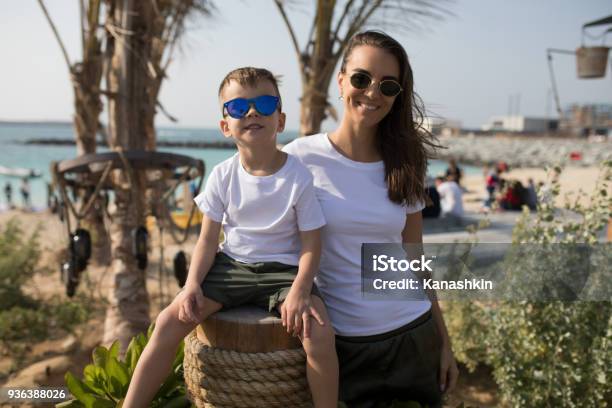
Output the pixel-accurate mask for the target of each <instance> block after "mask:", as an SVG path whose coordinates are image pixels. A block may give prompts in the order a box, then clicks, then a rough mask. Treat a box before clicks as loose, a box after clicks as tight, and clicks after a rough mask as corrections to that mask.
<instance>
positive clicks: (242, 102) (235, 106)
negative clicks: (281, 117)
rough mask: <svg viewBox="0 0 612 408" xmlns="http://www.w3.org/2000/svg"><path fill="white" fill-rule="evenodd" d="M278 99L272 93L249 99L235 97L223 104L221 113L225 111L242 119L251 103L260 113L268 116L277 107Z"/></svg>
mask: <svg viewBox="0 0 612 408" xmlns="http://www.w3.org/2000/svg"><path fill="white" fill-rule="evenodd" d="M279 101H280V99H279V98H278V96H272V95H261V96H258V97H257V98H251V99H245V98H236V99H232V100H231V101H227V102H225V103H224V104H223V110H224V112H223V115H225V112H227V114H228V115H230V116H231V117H232V118H234V119H242V118H244V117H245V116H246V114H247V112H248V111H249V109H250V108H251V105H253V106H255V110H256V111H257V112H258V113H259V114H260V115H263V116H270V115H271V114H273V113H274V111H275V110H276V109H278V103H279Z"/></svg>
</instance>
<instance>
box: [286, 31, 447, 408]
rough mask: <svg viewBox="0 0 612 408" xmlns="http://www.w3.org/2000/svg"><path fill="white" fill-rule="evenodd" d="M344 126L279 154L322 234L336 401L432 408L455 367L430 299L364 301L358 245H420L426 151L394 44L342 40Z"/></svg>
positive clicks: (378, 39) (371, 37) (406, 71)
mask: <svg viewBox="0 0 612 408" xmlns="http://www.w3.org/2000/svg"><path fill="white" fill-rule="evenodd" d="M337 80H338V86H339V88H340V98H341V99H342V100H343V104H344V116H343V118H342V121H341V123H340V126H339V127H338V128H337V129H336V130H335V131H333V132H331V133H329V134H319V135H314V136H310V137H304V138H299V139H297V140H295V141H294V142H292V143H290V144H288V145H287V146H286V147H285V150H286V151H287V152H288V153H291V154H294V155H295V156H297V157H298V158H299V159H300V160H301V161H302V162H303V163H304V164H306V166H307V167H308V168H309V170H310V171H311V172H312V174H313V176H314V183H315V188H316V191H317V197H318V198H319V200H320V202H321V206H322V209H323V212H324V215H325V218H326V220H328V224H327V226H326V227H324V228H323V235H322V236H323V253H322V258H321V265H320V271H319V274H318V277H317V285H318V287H319V289H320V291H321V293H322V294H323V297H324V298H325V302H326V304H327V306H328V308H329V313H330V317H331V320H332V323H333V326H334V329H335V330H336V333H337V337H336V349H337V351H338V358H339V361H340V399H341V400H342V401H344V402H346V403H347V404H348V406H349V407H371V406H375V405H376V403H378V402H380V401H392V400H393V399H398V400H417V401H420V402H421V403H425V404H428V405H429V406H439V405H440V404H441V397H442V393H443V392H444V391H448V390H450V389H452V388H453V387H454V385H455V382H456V379H457V366H456V363H455V360H454V357H453V353H452V350H451V345H450V340H449V338H448V333H447V331H446V327H445V324H444V321H443V319H442V315H441V313H440V308H439V307H438V303H437V300H436V299H435V294H430V298H432V299H431V301H429V300H422V301H392V300H385V301H371V300H370V301H368V300H364V299H363V298H362V294H361V245H362V243H398V244H399V243H402V242H406V243H420V242H421V241H422V217H421V210H422V209H423V207H424V204H423V202H425V189H424V180H425V175H426V169H427V149H428V148H431V147H434V146H435V145H433V143H432V142H431V141H430V140H429V137H430V135H429V134H427V133H426V132H424V131H422V130H421V127H420V124H421V123H422V114H421V110H419V108H418V107H417V105H416V99H417V97H416V95H415V94H414V92H413V77H412V70H411V68H410V65H409V63H408V57H407V56H406V52H405V51H404V49H403V48H402V46H401V45H400V44H399V43H398V42H397V41H395V40H394V39H393V38H391V37H389V36H387V35H385V34H383V33H380V32H373V31H367V32H364V33H360V34H357V35H356V36H354V37H353V38H352V39H351V42H350V43H349V44H348V46H347V49H346V52H345V54H344V57H343V60H342V65H341V69H340V72H339V74H338V78H337Z"/></svg>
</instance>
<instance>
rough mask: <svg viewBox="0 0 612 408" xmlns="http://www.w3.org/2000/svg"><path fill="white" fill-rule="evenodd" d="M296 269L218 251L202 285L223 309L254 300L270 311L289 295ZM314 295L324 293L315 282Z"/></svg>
mask: <svg viewBox="0 0 612 408" xmlns="http://www.w3.org/2000/svg"><path fill="white" fill-rule="evenodd" d="M297 271H298V267H297V266H295V265H286V264H283V263H280V262H258V263H246V262H240V261H237V260H235V259H233V258H231V257H229V256H228V255H226V254H224V253H223V252H218V253H217V255H216V256H215V260H214V262H213V264H212V266H211V268H210V270H209V271H208V274H207V275H206V277H205V278H204V281H203V282H202V284H201V285H200V287H201V288H202V293H203V294H204V296H205V297H207V298H209V299H212V300H214V301H216V302H219V303H221V304H222V305H223V309H229V308H232V307H236V306H240V305H243V304H254V305H257V306H260V307H263V308H264V309H267V310H268V311H270V312H271V311H273V310H275V308H276V306H277V305H278V304H279V303H281V302H282V301H284V300H285V298H286V297H287V294H288V293H289V289H291V285H292V284H293V280H294V279H295V276H296V275H297ZM311 295H316V296H318V297H321V295H320V293H319V291H318V289H317V287H316V286H315V284H314V283H313V285H312V291H311Z"/></svg>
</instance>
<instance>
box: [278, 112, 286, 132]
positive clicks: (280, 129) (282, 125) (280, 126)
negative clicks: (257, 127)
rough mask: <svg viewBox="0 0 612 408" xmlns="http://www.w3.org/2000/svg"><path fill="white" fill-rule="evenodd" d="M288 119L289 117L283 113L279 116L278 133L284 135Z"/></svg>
mask: <svg viewBox="0 0 612 408" xmlns="http://www.w3.org/2000/svg"><path fill="white" fill-rule="evenodd" d="M286 119H287V116H286V115H285V114H284V113H283V112H281V113H280V115H278V127H277V128H276V133H283V130H285V120H286Z"/></svg>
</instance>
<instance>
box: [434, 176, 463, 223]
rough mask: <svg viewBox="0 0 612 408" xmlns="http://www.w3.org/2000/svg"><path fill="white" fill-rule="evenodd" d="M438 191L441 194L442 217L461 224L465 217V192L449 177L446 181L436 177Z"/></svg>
mask: <svg viewBox="0 0 612 408" xmlns="http://www.w3.org/2000/svg"><path fill="white" fill-rule="evenodd" d="M436 189H437V190H438V194H440V206H441V208H442V217H444V218H449V219H452V220H453V221H455V223H461V219H462V217H463V190H462V189H461V187H459V185H458V184H457V182H456V181H455V178H454V177H453V176H447V177H446V180H444V178H442V177H436Z"/></svg>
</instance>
